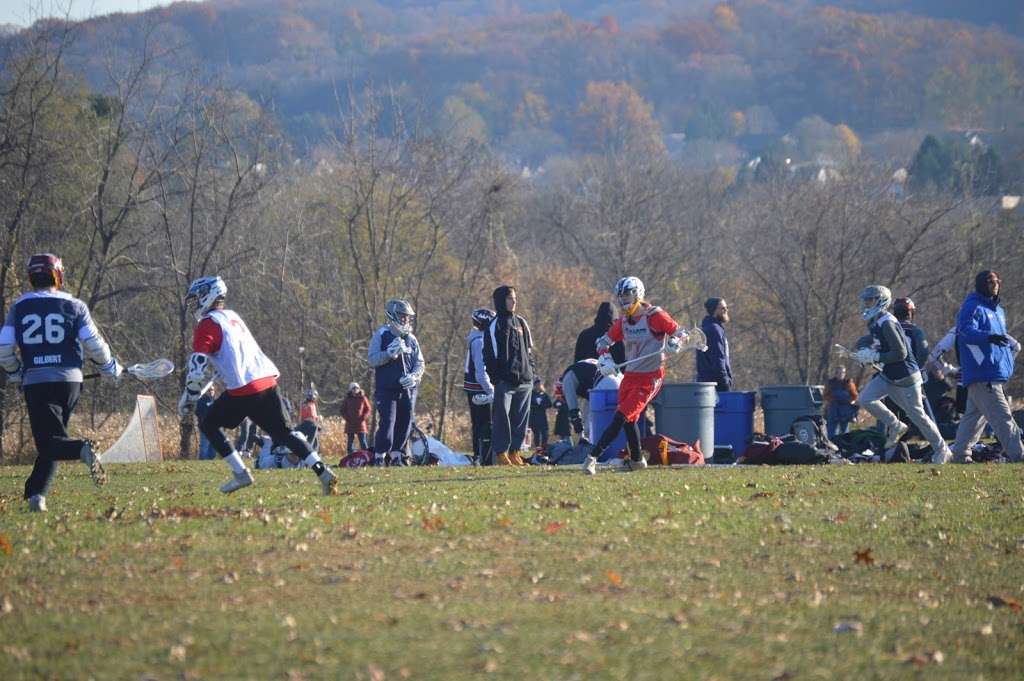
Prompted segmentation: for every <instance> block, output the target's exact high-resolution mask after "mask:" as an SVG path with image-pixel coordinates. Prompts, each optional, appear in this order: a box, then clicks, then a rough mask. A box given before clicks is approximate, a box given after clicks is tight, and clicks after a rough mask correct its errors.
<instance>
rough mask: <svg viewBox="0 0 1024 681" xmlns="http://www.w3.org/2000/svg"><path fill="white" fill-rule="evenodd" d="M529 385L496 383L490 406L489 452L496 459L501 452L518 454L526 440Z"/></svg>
mask: <svg viewBox="0 0 1024 681" xmlns="http://www.w3.org/2000/svg"><path fill="white" fill-rule="evenodd" d="M532 391H533V385H532V384H531V383H523V384H522V385H512V384H511V383H506V382H505V381H498V383H497V384H496V385H495V386H494V403H493V404H492V405H491V451H493V452H494V456H495V457H497V456H498V455H499V454H501V453H503V452H518V451H519V450H520V449H522V448H523V441H524V440H526V424H527V421H528V419H529V418H530V393H531V392H532Z"/></svg>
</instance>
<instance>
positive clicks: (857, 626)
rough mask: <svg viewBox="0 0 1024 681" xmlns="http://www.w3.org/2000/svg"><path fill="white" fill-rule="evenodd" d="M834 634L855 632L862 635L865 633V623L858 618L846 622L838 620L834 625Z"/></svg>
mask: <svg viewBox="0 0 1024 681" xmlns="http://www.w3.org/2000/svg"><path fill="white" fill-rule="evenodd" d="M832 633H833V634H848V633H853V634H857V635H858V636H860V635H861V634H863V633H864V625H863V624H861V623H860V622H858V621H857V620H850V621H846V622H836V623H835V625H834V626H833V627H832Z"/></svg>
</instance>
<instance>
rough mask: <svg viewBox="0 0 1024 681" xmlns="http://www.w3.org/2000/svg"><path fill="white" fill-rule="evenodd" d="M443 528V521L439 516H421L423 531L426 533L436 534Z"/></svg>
mask: <svg viewBox="0 0 1024 681" xmlns="http://www.w3.org/2000/svg"><path fill="white" fill-rule="evenodd" d="M442 527H444V520H443V519H442V518H441V516H439V515H435V516H430V517H427V516H423V529H424V530H426V531H428V532H437V531H438V530H440V529H441V528H442Z"/></svg>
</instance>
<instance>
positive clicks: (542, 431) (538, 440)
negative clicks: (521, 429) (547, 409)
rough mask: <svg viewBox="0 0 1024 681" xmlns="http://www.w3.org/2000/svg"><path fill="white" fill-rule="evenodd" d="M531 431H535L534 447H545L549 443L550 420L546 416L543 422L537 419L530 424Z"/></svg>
mask: <svg viewBox="0 0 1024 681" xmlns="http://www.w3.org/2000/svg"><path fill="white" fill-rule="evenodd" d="M530 430H532V431H533V446H534V447H543V446H544V445H546V444H547V443H548V419H547V417H546V416H545V418H544V420H543V421H542V420H540V419H536V418H535V419H534V420H533V423H531V424H530Z"/></svg>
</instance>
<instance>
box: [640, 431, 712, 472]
mask: <svg viewBox="0 0 1024 681" xmlns="http://www.w3.org/2000/svg"><path fill="white" fill-rule="evenodd" d="M640 444H641V446H642V448H643V450H644V451H645V452H647V453H648V454H649V455H650V456H648V457H647V463H649V464H651V465H652V466H672V465H678V464H689V465H696V466H699V465H702V464H703V463H704V453H703V452H701V450H700V440H697V441H696V442H694V443H693V446H692V447H691V446H690V445H688V444H686V443H685V442H679V441H677V440H673V439H672V438H670V437H666V436H664V435H652V436H650V437H645V438H644V439H643V440H642V441H641V443H640Z"/></svg>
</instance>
